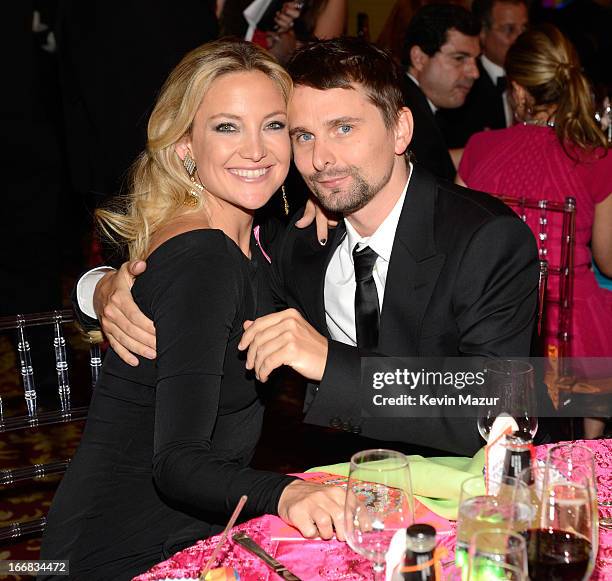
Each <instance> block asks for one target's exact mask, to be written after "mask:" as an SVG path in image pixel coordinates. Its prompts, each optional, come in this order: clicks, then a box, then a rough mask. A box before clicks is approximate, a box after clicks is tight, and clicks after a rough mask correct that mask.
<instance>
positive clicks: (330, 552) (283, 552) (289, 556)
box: [134, 440, 612, 581]
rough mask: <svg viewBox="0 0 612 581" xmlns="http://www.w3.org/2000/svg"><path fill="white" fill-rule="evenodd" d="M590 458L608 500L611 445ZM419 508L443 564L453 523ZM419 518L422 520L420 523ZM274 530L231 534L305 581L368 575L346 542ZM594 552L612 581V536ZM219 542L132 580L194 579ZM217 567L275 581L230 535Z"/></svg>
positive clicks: (272, 524) (267, 525) (251, 526)
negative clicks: (288, 536) (436, 538)
mask: <svg viewBox="0 0 612 581" xmlns="http://www.w3.org/2000/svg"><path fill="white" fill-rule="evenodd" d="M580 443H581V444H584V445H586V446H588V447H589V448H591V449H592V450H593V451H594V453H595V466H596V472H597V474H596V477H597V487H598V497H599V500H612V440H597V441H581V442H580ZM546 450H547V446H539V447H538V448H537V457H538V458H539V459H544V458H545V457H546ZM427 512H428V511H427V509H425V507H423V506H422V505H419V507H417V517H419V515H420V517H421V518H417V520H418V521H419V522H422V521H423V520H432V521H436V520H437V521H438V522H439V523H440V525H441V526H440V527H438V526H436V528H437V529H438V530H441V529H446V534H442V535H440V545H443V546H444V547H445V548H446V549H447V551H448V560H450V559H452V554H453V552H454V543H455V535H454V531H455V523H450V522H449V521H445V520H444V519H441V517H438V516H436V515H434V514H433V513H429V514H427ZM600 515H601V516H612V508H607V509H606V508H600ZM423 516H424V517H425V518H423ZM277 529H278V519H277V517H274V516H270V515H267V516H263V517H260V518H256V519H253V520H250V521H248V522H246V523H243V524H241V525H239V526H237V527H235V528H234V529H233V532H236V531H239V530H240V531H245V532H246V533H247V534H248V535H250V536H251V537H252V538H253V539H254V540H255V541H256V542H257V543H258V544H259V545H260V546H261V547H263V548H264V550H265V551H266V552H268V553H270V554H271V555H274V556H275V557H276V558H277V559H278V560H279V561H280V562H281V563H283V564H284V565H285V566H286V567H287V568H288V569H289V570H290V571H291V572H293V573H295V574H296V575H297V576H298V577H300V578H301V579H303V580H304V581H319V580H322V579H326V580H327V579H334V580H346V581H357V580H362V579H369V578H371V576H372V573H371V571H372V569H371V567H372V566H371V563H370V562H368V561H366V560H365V559H364V558H362V557H360V556H359V555H356V554H355V553H354V552H353V551H352V550H351V549H350V548H349V547H348V546H347V545H346V544H345V543H340V542H338V541H336V540H331V541H305V540H300V541H278V540H277V541H274V540H272V539H271V530H277ZM599 533H600V536H599V552H598V554H597V561H596V565H595V572H594V574H593V576H592V577H591V579H595V580H598V581H606V580H612V531H611V530H609V529H602V528H600V529H599ZM217 542H218V537H211V538H210V539H206V540H205V541H199V542H197V543H196V544H195V545H193V546H192V547H189V548H187V549H185V550H184V551H181V552H180V553H177V554H176V555H174V556H173V557H171V558H170V559H168V560H167V561H164V562H163V563H160V564H158V565H156V566H155V567H153V568H152V569H150V570H149V571H148V572H147V573H144V574H142V575H139V576H138V577H135V578H134V581H160V580H162V579H184V578H187V579H197V577H198V572H199V570H200V568H201V567H202V566H203V565H204V564H205V563H206V561H207V560H208V558H209V557H210V555H211V553H212V551H213V549H214V547H215V546H216V544H217ZM215 566H217V567H222V566H226V567H234V568H235V569H236V570H237V571H239V572H240V576H241V579H242V580H243V581H274V580H276V579H280V577H278V576H277V575H276V574H275V573H273V572H272V571H271V570H270V569H269V568H268V567H267V566H266V565H265V564H263V563H262V562H261V561H260V560H259V559H257V558H256V557H253V556H252V555H251V554H250V553H248V552H247V551H246V550H244V549H243V548H242V547H240V546H239V545H236V544H235V543H234V542H233V541H232V540H231V535H230V538H229V539H228V541H226V543H225V545H224V547H223V548H222V549H221V551H220V553H219V554H218V556H217V562H216V565H215Z"/></svg>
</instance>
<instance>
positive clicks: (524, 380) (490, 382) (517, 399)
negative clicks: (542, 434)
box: [478, 359, 538, 442]
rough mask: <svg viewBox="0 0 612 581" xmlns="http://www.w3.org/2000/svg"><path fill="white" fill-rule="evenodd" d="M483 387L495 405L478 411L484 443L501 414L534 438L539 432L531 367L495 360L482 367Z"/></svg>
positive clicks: (479, 427) (479, 426)
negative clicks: (493, 399) (510, 418)
mask: <svg viewBox="0 0 612 581" xmlns="http://www.w3.org/2000/svg"><path fill="white" fill-rule="evenodd" d="M484 371H485V388H486V395H487V397H489V398H496V400H495V401H496V403H495V405H492V406H482V407H480V408H479V412H478V431H479V432H480V435H481V436H482V437H483V438H484V440H485V442H486V441H488V439H489V434H490V433H491V427H492V426H493V422H494V421H495V419H496V418H497V416H499V415H500V414H502V413H505V414H507V415H509V416H511V417H513V418H514V420H515V421H516V423H517V425H518V429H519V431H520V432H524V433H525V434H529V435H530V436H531V438H533V437H534V436H535V434H536V432H537V431H538V417H537V404H536V393H535V380H534V377H535V374H534V370H533V366H532V365H531V364H530V363H527V362H526V361H520V360H518V359H496V360H493V361H487V363H486V364H485V368H484Z"/></svg>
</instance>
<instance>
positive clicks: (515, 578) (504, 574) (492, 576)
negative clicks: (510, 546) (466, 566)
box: [468, 561, 527, 581]
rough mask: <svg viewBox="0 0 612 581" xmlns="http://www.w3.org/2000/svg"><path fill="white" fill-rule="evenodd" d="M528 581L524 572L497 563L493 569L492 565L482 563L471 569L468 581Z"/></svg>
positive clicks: (506, 564)
mask: <svg viewBox="0 0 612 581" xmlns="http://www.w3.org/2000/svg"><path fill="white" fill-rule="evenodd" d="M501 579H505V580H506V581H526V580H527V576H526V575H525V573H523V571H521V570H520V569H519V568H518V567H515V566H514V565H508V563H495V566H494V567H492V566H491V564H490V563H488V562H485V561H480V562H478V563H477V564H476V565H474V567H473V568H471V569H470V573H469V575H468V581H500V580H501Z"/></svg>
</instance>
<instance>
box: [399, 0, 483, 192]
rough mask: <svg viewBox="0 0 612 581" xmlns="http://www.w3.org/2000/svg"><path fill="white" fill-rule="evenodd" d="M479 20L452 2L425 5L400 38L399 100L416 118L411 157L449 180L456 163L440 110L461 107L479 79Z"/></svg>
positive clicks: (452, 175) (453, 174)
mask: <svg viewBox="0 0 612 581" xmlns="http://www.w3.org/2000/svg"><path fill="white" fill-rule="evenodd" d="M479 32H480V24H479V22H478V20H477V19H476V18H474V16H473V15H472V14H471V13H470V12H468V11H467V10H465V9H464V8H461V7H460V6H456V5H453V4H430V5H427V6H424V7H423V8H421V9H420V10H419V11H418V12H417V13H416V14H415V16H414V18H413V19H412V21H411V22H410V24H409V26H408V29H407V30H406V36H405V41H404V58H403V64H404V66H405V67H406V77H405V87H404V101H405V104H406V105H407V106H408V107H409V108H410V110H411V111H412V116H413V118H414V120H415V123H414V134H413V137H412V142H411V144H410V150H411V152H412V154H413V155H414V157H415V158H416V161H417V162H419V163H420V164H421V165H422V166H424V167H426V168H427V169H428V170H429V171H431V172H432V173H434V174H436V175H437V176H438V177H442V178H445V179H448V180H454V179H455V173H456V170H455V166H454V164H453V160H452V158H451V155H450V153H449V151H448V144H447V143H446V141H445V138H444V135H443V132H442V127H441V126H440V116H439V115H440V111H441V110H442V109H454V108H457V107H461V106H462V105H463V104H464V102H465V99H466V97H467V95H468V93H469V92H470V90H471V88H472V85H473V84H474V81H476V79H478V75H479V72H478V66H477V57H478V55H479V54H480V44H479V39H478V34H479Z"/></svg>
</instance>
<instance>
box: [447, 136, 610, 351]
mask: <svg viewBox="0 0 612 581" xmlns="http://www.w3.org/2000/svg"><path fill="white" fill-rule="evenodd" d="M602 153H603V152H602V151H596V152H593V153H592V154H585V153H584V152H580V160H581V161H580V162H576V161H574V160H572V159H571V158H570V157H569V156H568V155H567V154H566V153H565V152H564V151H563V148H562V147H561V145H560V143H559V141H558V139H557V136H556V134H555V131H554V129H552V128H550V127H542V126H536V125H523V124H520V125H515V126H513V127H509V128H508V129H500V130H495V131H483V132H481V133H477V134H475V135H473V136H472V137H471V139H470V140H469V141H468V143H467V145H466V148H465V151H464V154H463V157H462V160H461V164H460V166H459V172H458V173H459V176H460V177H461V179H462V180H463V181H464V182H465V183H466V184H467V186H468V187H470V188H472V189H476V190H481V191H485V192H489V193H491V194H493V195H502V194H503V195H507V196H512V197H526V198H534V199H538V200H540V199H547V200H551V201H558V202H563V201H564V200H565V198H566V197H567V196H571V197H573V198H575V200H576V243H575V251H574V264H575V271H574V272H575V274H574V296H573V316H572V323H571V346H570V354H569V355H570V356H571V357H612V292H609V291H607V290H604V289H602V288H600V287H599V286H598V285H597V282H596V280H595V275H594V274H593V272H592V270H591V269H590V266H591V260H592V258H591V252H590V249H589V242H590V240H591V233H592V228H593V219H594V212H595V205H596V204H598V203H600V202H603V201H604V200H605V199H606V198H607V197H608V196H609V195H612V153H608V155H605V156H604V157H602ZM527 212H529V210H527ZM529 222H531V220H528V223H529ZM532 229H533V227H532ZM560 237H561V226H560V221H559V223H558V224H557V223H551V224H550V229H549V234H548V241H547V248H548V255H547V260H548V261H549V264H551V265H557V264H559V259H560V256H559V254H560ZM549 290H550V291H551V292H552V293H553V294H554V292H555V289H554V285H551V288H550V289H549ZM557 319H558V318H557V313H556V306H550V307H548V308H547V311H546V313H545V320H546V336H545V348H546V349H547V351H548V352H550V348H551V346H553V349H554V345H556V344H557V328H556V326H557Z"/></svg>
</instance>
